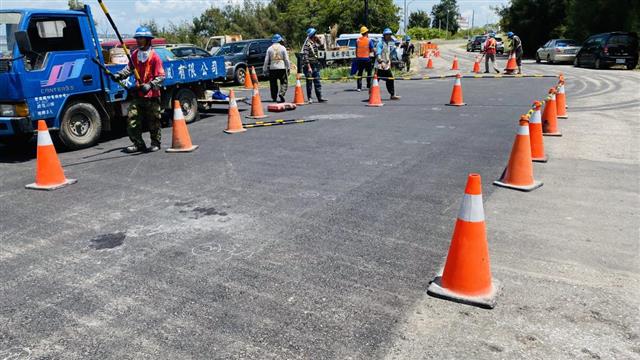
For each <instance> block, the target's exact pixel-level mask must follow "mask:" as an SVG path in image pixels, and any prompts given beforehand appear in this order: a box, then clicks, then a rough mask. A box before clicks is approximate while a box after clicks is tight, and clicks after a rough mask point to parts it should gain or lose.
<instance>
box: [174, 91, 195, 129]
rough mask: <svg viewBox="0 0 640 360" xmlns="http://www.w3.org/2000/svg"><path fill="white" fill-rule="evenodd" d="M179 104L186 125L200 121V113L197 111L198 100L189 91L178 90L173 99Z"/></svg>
mask: <svg viewBox="0 0 640 360" xmlns="http://www.w3.org/2000/svg"><path fill="white" fill-rule="evenodd" d="M173 99H174V100H178V101H179V102H180V107H181V108H182V114H183V115H184V120H185V121H186V122H187V124H191V123H192V122H196V121H198V120H200V112H199V111H198V98H197V97H196V94H194V93H193V91H191V90H190V89H180V90H178V92H177V93H176V95H175V96H174V98H173Z"/></svg>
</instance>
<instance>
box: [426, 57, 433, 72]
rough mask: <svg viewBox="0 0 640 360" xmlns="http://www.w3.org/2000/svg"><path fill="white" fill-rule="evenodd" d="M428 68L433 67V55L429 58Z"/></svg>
mask: <svg viewBox="0 0 640 360" xmlns="http://www.w3.org/2000/svg"><path fill="white" fill-rule="evenodd" d="M427 69H433V60H431V56H429V57H428V58H427Z"/></svg>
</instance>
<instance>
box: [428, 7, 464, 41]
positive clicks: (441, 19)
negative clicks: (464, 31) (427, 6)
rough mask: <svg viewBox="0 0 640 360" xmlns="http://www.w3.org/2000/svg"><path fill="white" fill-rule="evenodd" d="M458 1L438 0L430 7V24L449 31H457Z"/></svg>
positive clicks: (453, 32)
mask: <svg viewBox="0 0 640 360" xmlns="http://www.w3.org/2000/svg"><path fill="white" fill-rule="evenodd" d="M459 16H460V11H459V10H458V3H457V2H456V0H440V3H439V4H436V5H434V6H433V8H431V18H432V19H433V21H432V22H431V26H432V27H434V28H439V29H443V30H444V29H447V28H448V29H449V32H451V33H452V34H455V33H456V32H458V17H459Z"/></svg>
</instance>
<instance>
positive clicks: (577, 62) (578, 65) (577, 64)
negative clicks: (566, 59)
mask: <svg viewBox="0 0 640 360" xmlns="http://www.w3.org/2000/svg"><path fill="white" fill-rule="evenodd" d="M573 66H575V67H580V60H578V57H577V56H576V57H575V58H573Z"/></svg>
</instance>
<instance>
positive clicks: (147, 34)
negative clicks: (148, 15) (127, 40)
mask: <svg viewBox="0 0 640 360" xmlns="http://www.w3.org/2000/svg"><path fill="white" fill-rule="evenodd" d="M133 37H134V38H135V39H137V38H147V39H153V34H152V33H151V30H149V28H148V27H146V26H140V27H139V28H137V29H136V33H135V35H133Z"/></svg>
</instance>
